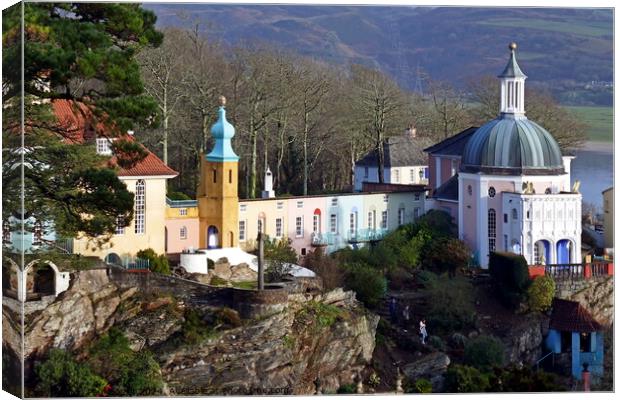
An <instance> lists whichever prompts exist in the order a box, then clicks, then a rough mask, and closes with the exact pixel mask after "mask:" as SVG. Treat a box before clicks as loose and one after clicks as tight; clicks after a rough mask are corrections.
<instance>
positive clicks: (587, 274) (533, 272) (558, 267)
mask: <svg viewBox="0 0 620 400" xmlns="http://www.w3.org/2000/svg"><path fill="white" fill-rule="evenodd" d="M529 272H530V277H531V278H535V277H536V276H541V275H547V276H550V277H551V278H553V279H554V280H556V281H566V280H581V279H590V278H592V277H600V276H612V275H613V274H614V264H613V261H607V260H606V261H594V262H591V263H583V264H549V265H530V268H529Z"/></svg>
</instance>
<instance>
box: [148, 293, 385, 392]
mask: <svg viewBox="0 0 620 400" xmlns="http://www.w3.org/2000/svg"><path fill="white" fill-rule="evenodd" d="M325 306H328V307H330V308H329V313H332V312H333V311H334V310H335V309H336V308H337V310H338V311H336V312H335V314H336V315H334V314H333V313H332V314H331V316H328V315H326V314H325V311H324V310H323V311H322V309H323V308H324V307H325ZM331 307H334V308H331ZM378 320H379V318H378V317H377V316H375V315H372V314H368V313H366V312H365V310H363V308H362V307H360V305H359V304H358V303H357V301H356V300H355V296H354V294H353V293H352V292H343V291H342V290H340V289H338V290H335V291H332V292H329V293H326V294H324V295H321V294H317V295H311V294H298V295H290V296H289V303H288V306H287V307H286V308H285V309H284V310H283V311H282V312H279V313H276V314H274V315H271V316H268V317H265V318H262V319H261V320H258V321H252V322H250V323H248V324H247V325H246V326H242V327H239V328H235V329H231V330H227V331H225V332H223V333H222V334H221V335H220V336H219V337H217V338H211V339H207V340H205V341H204V342H203V343H200V344H198V345H194V346H187V347H183V348H174V349H170V350H164V349H162V350H163V351H161V352H159V353H158V356H159V358H160V361H161V365H162V374H163V376H164V379H165V381H166V382H167V384H168V386H169V388H170V391H171V393H176V394H183V395H187V394H193V393H203V394H312V393H314V391H315V380H316V378H317V377H319V379H320V382H321V383H320V386H321V387H322V388H323V390H325V391H327V392H335V391H336V389H337V388H338V387H339V386H340V385H342V384H347V383H352V382H353V380H354V378H355V376H356V375H357V373H358V372H359V371H361V370H362V369H364V368H365V367H366V366H367V365H368V363H369V362H370V360H371V358H372V352H373V350H374V346H375V340H374V336H375V330H376V326H377V323H378Z"/></svg>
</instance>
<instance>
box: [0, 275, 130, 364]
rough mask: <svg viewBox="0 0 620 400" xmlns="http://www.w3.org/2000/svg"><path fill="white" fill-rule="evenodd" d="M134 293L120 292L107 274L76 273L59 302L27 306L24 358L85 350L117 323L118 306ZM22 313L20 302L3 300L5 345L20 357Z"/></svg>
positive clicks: (45, 301)
mask: <svg viewBox="0 0 620 400" xmlns="http://www.w3.org/2000/svg"><path fill="white" fill-rule="evenodd" d="M135 292H136V290H135V289H126V290H120V289H119V288H118V287H117V286H116V285H115V284H114V283H112V282H110V280H109V279H108V277H107V275H106V271H105V270H91V271H83V272H80V273H75V274H74V277H73V279H72V283H71V287H70V288H69V290H67V291H66V292H64V293H62V294H61V295H60V296H58V298H56V299H54V298H53V297H51V296H50V297H51V298H45V299H43V301H40V302H39V301H38V302H30V303H26V306H25V317H24V319H25V321H24V322H25V332H24V333H25V335H24V354H23V356H24V357H25V358H30V357H32V356H35V357H36V356H41V355H42V354H43V353H45V352H46V351H47V349H49V348H51V347H56V348H62V349H67V350H76V349H78V348H80V347H82V346H83V345H84V344H85V343H87V342H89V340H90V339H92V338H93V337H94V336H95V335H96V334H97V333H101V332H104V331H105V330H107V329H108V328H109V327H110V326H111V325H112V324H113V323H114V314H115V311H116V310H117V307H118V305H119V304H120V303H121V301H124V300H126V299H128V298H129V297H131V296H132V295H134V294H135ZM19 313H20V311H19V303H18V302H17V301H15V300H13V299H10V298H5V299H3V307H2V319H3V345H5V346H7V347H9V348H11V349H12V350H13V351H14V352H15V354H18V355H21V347H20V338H19V333H20V327H19V321H20V316H19Z"/></svg>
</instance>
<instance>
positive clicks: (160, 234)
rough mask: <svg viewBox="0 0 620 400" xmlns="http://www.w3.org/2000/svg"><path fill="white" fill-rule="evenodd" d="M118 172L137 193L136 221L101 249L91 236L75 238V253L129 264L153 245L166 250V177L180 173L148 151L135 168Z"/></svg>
mask: <svg viewBox="0 0 620 400" xmlns="http://www.w3.org/2000/svg"><path fill="white" fill-rule="evenodd" d="M147 151H148V150H147ZM118 175H119V179H120V180H121V181H122V182H124V183H125V185H127V189H128V190H129V191H130V192H132V193H134V219H133V221H131V223H130V225H129V226H127V227H124V228H120V227H119V228H118V229H117V230H116V232H115V234H114V235H113V237H112V239H111V240H110V241H109V242H108V243H106V244H104V245H102V246H101V247H100V248H97V247H96V246H93V243H89V241H88V239H87V238H84V237H79V238H77V239H74V243H73V252H74V253H79V254H83V255H89V256H98V257H100V258H102V259H105V260H106V261H108V262H110V263H115V264H122V265H124V266H128V265H130V264H131V263H132V262H133V260H134V259H135V255H136V253H137V252H138V251H140V250H143V249H148V248H151V249H153V250H155V252H156V253H157V254H164V253H165V252H166V244H165V240H166V235H165V230H166V180H167V179H170V178H174V177H175V176H177V172H175V171H174V170H172V169H171V168H170V167H168V166H167V165H166V164H164V163H163V161H161V160H160V159H159V158H158V157H157V156H156V155H155V154H153V153H151V152H150V151H148V155H147V156H146V157H145V158H144V159H143V160H142V161H140V162H139V163H137V164H136V165H134V166H133V168H131V169H128V170H127V169H121V170H120V171H119V173H118Z"/></svg>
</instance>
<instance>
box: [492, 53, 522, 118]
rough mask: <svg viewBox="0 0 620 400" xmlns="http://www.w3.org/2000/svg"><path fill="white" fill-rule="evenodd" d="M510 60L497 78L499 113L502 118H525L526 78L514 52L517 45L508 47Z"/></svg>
mask: <svg viewBox="0 0 620 400" xmlns="http://www.w3.org/2000/svg"><path fill="white" fill-rule="evenodd" d="M508 48H509V49H510V59H509V60H508V64H506V68H504V71H503V72H502V73H501V74H500V75H499V76H498V78H500V81H501V101H500V113H501V114H502V116H504V117H507V116H508V117H509V116H514V117H523V116H525V95H524V93H525V80H526V79H527V76H526V75H525V74H524V73H523V71H521V68H519V64H517V58H516V56H515V50H516V49H517V44H516V43H514V42H512V43H510V44H509V45H508Z"/></svg>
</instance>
